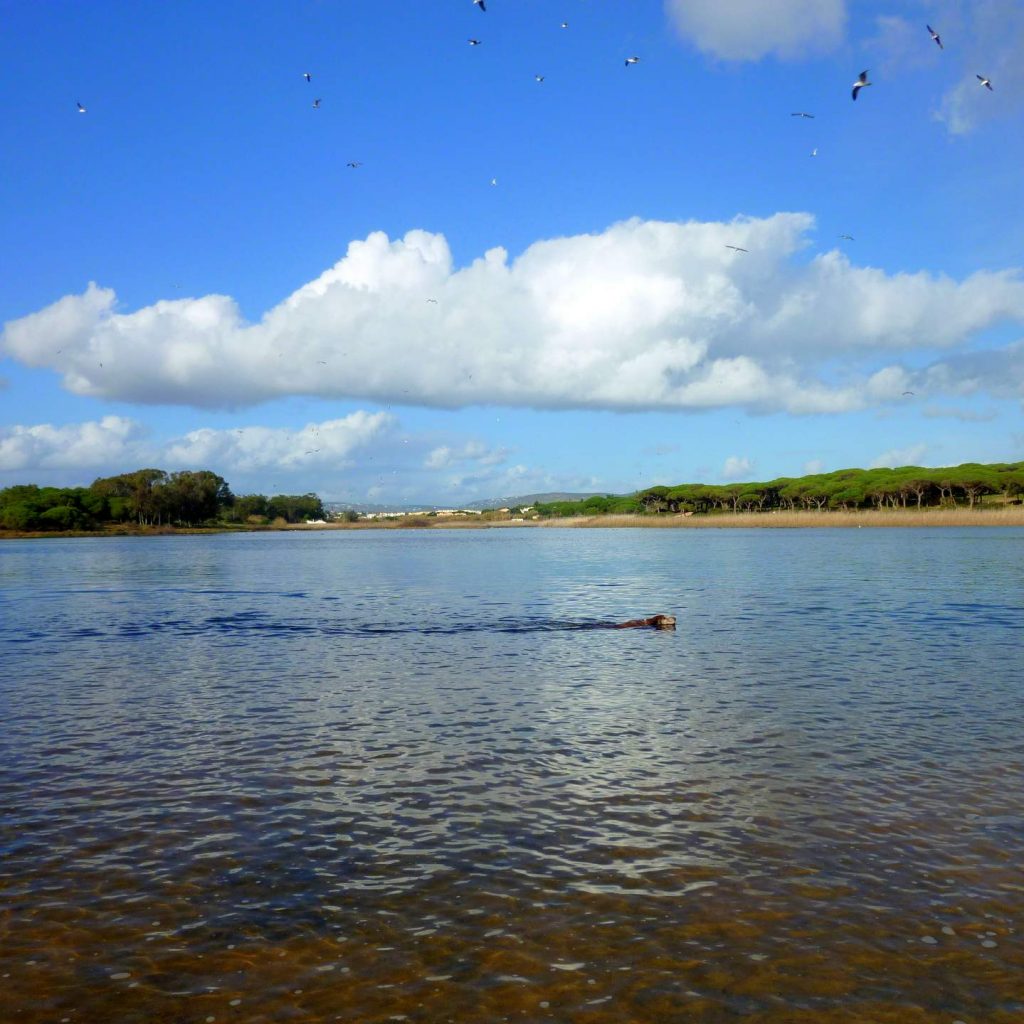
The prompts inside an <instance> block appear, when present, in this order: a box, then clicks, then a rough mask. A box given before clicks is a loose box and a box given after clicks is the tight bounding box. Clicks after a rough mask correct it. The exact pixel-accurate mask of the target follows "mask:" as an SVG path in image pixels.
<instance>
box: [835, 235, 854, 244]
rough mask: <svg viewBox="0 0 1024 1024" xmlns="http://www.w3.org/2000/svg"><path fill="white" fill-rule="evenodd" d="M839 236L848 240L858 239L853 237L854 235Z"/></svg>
mask: <svg viewBox="0 0 1024 1024" xmlns="http://www.w3.org/2000/svg"><path fill="white" fill-rule="evenodd" d="M839 237H840V238H842V239H845V240H846V241H847V242H855V241H856V239H855V238H854V237H853V235H840V236H839Z"/></svg>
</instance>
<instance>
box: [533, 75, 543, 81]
mask: <svg viewBox="0 0 1024 1024" xmlns="http://www.w3.org/2000/svg"><path fill="white" fill-rule="evenodd" d="M533 77H534V80H535V81H537V82H543V81H544V76H543V75H534V76H533Z"/></svg>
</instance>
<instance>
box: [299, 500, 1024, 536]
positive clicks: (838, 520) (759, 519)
mask: <svg viewBox="0 0 1024 1024" xmlns="http://www.w3.org/2000/svg"><path fill="white" fill-rule="evenodd" d="M520 526H528V527H541V528H545V529H559V528H561V529H616V528H623V527H626V528H628V527H643V528H656V529H673V528H677V529H736V528H740V529H749V528H751V527H767V528H770V529H798V528H801V527H835V526H839V527H843V526H845V527H857V526H889V527H892V526H907V527H912V526H917V527H920V526H1024V505H1013V506H1000V507H998V508H975V509H970V508H960V507H958V508H925V509H920V510H918V509H910V508H908V509H902V508H900V509H883V510H876V509H859V510H857V511H854V512H805V511H800V512H781V511H780V512H736V513H720V514H715V515H691V516H687V515H597V516H575V517H573V518H570V519H527V520H522V519H484V520H481V519H479V518H478V517H476V516H474V517H473V518H472V519H449V518H439V519H436V518H433V517H431V516H426V515H423V516H410V517H409V518H408V519H405V520H402V519H398V520H394V519H391V520H370V521H367V520H363V521H361V522H358V523H328V524H326V525H320V524H316V525H305V524H297V525H294V526H288V527H285V529H289V530H394V529H406V530H407V529H417V528H419V529H433V530H451V529H454V530H479V529H487V528H490V527H499V528H501V527H504V528H513V527H520Z"/></svg>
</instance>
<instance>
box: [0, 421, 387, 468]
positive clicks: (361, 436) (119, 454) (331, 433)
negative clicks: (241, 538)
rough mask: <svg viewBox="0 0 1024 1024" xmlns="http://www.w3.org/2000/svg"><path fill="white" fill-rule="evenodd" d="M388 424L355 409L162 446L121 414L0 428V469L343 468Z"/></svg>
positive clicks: (195, 434)
mask: <svg viewBox="0 0 1024 1024" xmlns="http://www.w3.org/2000/svg"><path fill="white" fill-rule="evenodd" d="M396 422H397V421H396V420H395V417H394V416H392V415H390V414H389V413H384V412H375V413H369V412H364V411H358V412H354V413H351V414H350V415H348V416H346V417H344V418H343V419H337V420H327V421H325V422H322V423H310V424H307V425H306V426H305V427H304V428H303V429H301V430H295V431H292V430H283V429H280V428H274V427H260V426H250V427H241V428H238V429H236V430H213V429H210V428H203V429H201V430H194V431H191V432H189V433H187V434H185V435H184V436H183V437H180V438H172V439H171V440H169V441H164V442H157V441H154V440H153V439H152V438H150V437H149V434H148V432H147V430H146V429H145V428H144V427H143V425H142V424H141V423H139V422H137V421H136V420H132V419H128V418H126V417H123V416H104V417H103V418H102V419H101V420H93V421H89V422H86V423H71V424H66V425H64V426H54V425H53V424H49V423H41V424H36V425H32V426H23V425H16V426H11V427H0V471H4V472H7V471H12V470H22V469H41V470H51V469H75V470H78V469H82V470H86V469H90V470H94V471H100V470H103V469H106V468H110V469H111V471H112V472H119V473H120V472H125V471H127V470H129V469H137V468H139V467H141V466H143V465H154V464H155V465H159V466H160V467H161V468H165V469H199V468H203V469H214V470H216V471H218V472H221V473H223V472H241V473H246V472H253V471H257V470H275V471H283V472H289V471H297V470H302V469H307V468H315V469H321V470H322V469H324V468H325V467H330V468H333V469H337V468H342V467H344V466H346V465H347V464H348V461H349V459H350V456H351V455H352V454H353V453H354V452H355V451H356V450H357V449H360V448H365V447H366V446H367V445H369V444H371V443H372V442H375V441H378V440H380V439H381V438H382V437H383V436H384V435H386V434H387V433H388V432H389V431H391V430H392V429H393V428H394V426H395V425H396Z"/></svg>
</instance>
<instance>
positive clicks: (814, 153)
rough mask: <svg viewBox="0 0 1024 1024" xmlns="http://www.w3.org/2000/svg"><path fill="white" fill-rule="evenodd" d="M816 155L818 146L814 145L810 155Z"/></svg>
mask: <svg viewBox="0 0 1024 1024" xmlns="http://www.w3.org/2000/svg"><path fill="white" fill-rule="evenodd" d="M817 155H818V147H817V146H815V147H814V149H812V150H811V156H817Z"/></svg>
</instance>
